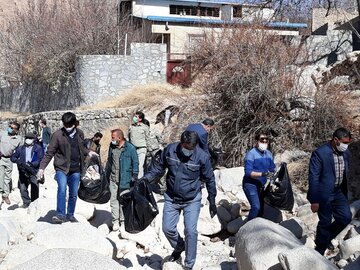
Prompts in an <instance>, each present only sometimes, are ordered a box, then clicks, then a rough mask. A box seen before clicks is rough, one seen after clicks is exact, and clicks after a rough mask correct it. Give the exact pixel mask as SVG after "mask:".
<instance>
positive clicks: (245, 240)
mask: <svg viewBox="0 0 360 270" xmlns="http://www.w3.org/2000/svg"><path fill="white" fill-rule="evenodd" d="M236 238H237V239H236V244H235V257H236V260H237V265H238V268H239V270H268V269H271V270H277V269H279V270H281V269H282V268H281V265H280V263H279V261H278V254H279V253H281V252H286V251H288V250H290V249H293V248H296V247H300V246H301V245H302V244H301V242H300V241H299V240H298V239H297V238H296V237H295V236H294V234H293V233H291V232H290V231H289V230H287V229H285V228H284V227H282V226H280V225H278V224H276V223H274V222H271V221H269V220H266V219H263V218H255V219H253V220H250V221H248V222H247V223H246V224H245V225H244V226H242V227H241V228H240V230H239V231H238V233H237V234H236Z"/></svg>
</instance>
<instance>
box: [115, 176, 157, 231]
mask: <svg viewBox="0 0 360 270" xmlns="http://www.w3.org/2000/svg"><path fill="white" fill-rule="evenodd" d="M120 200H121V204H122V209H123V213H124V223H125V231H127V232H129V233H138V232H141V231H143V230H145V229H146V227H147V226H149V225H150V223H151V222H152V221H153V219H154V218H155V217H156V215H157V214H158V213H159V209H158V207H157V204H156V201H155V198H154V196H153V194H152V192H151V188H150V184H149V183H148V181H147V180H139V181H136V182H135V184H134V186H133V187H132V188H131V189H130V191H129V192H127V193H125V194H121V197H120Z"/></svg>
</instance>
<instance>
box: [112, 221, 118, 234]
mask: <svg viewBox="0 0 360 270" xmlns="http://www.w3.org/2000/svg"><path fill="white" fill-rule="evenodd" d="M118 230H120V224H119V222H114V223H113V225H112V231H114V232H116V231H118Z"/></svg>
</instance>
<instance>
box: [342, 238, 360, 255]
mask: <svg viewBox="0 0 360 270" xmlns="http://www.w3.org/2000/svg"><path fill="white" fill-rule="evenodd" d="M359 250H360V235H357V236H355V237H353V238H350V239H348V240H345V241H343V242H341V243H340V254H341V258H343V259H348V258H349V257H350V256H351V255H352V254H354V253H355V252H356V251H359Z"/></svg>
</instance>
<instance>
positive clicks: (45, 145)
mask: <svg viewBox="0 0 360 270" xmlns="http://www.w3.org/2000/svg"><path fill="white" fill-rule="evenodd" d="M48 145H49V144H48V143H44V142H43V148H44V153H46V150H47V147H48Z"/></svg>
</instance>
